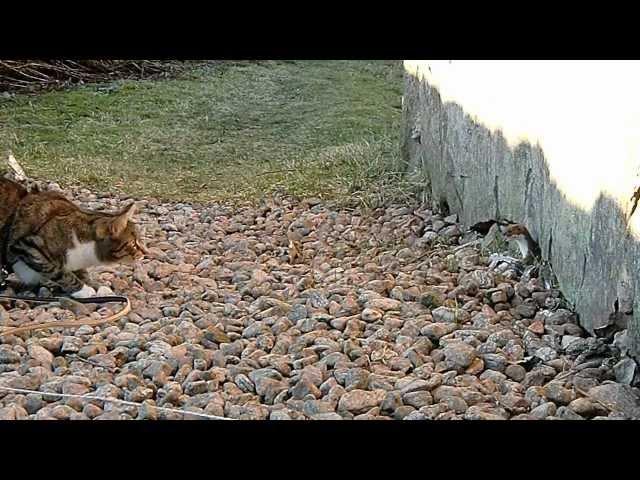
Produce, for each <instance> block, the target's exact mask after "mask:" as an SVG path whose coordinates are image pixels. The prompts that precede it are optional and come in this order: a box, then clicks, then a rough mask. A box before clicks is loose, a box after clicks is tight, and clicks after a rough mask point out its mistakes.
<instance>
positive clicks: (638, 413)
mask: <svg viewBox="0 0 640 480" xmlns="http://www.w3.org/2000/svg"><path fill="white" fill-rule="evenodd" d="M589 397H590V398H592V399H594V400H596V401H599V402H602V403H604V404H605V405H606V406H607V407H609V408H611V409H612V410H614V411H617V412H620V413H623V414H624V415H626V416H628V417H629V418H634V419H636V418H640V402H639V400H638V396H637V395H636V394H635V393H634V391H633V389H632V388H631V387H630V386H628V385H621V384H618V383H611V382H607V383H603V384H602V385H599V386H597V387H593V388H592V389H591V390H589Z"/></svg>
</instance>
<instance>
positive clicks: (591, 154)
mask: <svg viewBox="0 0 640 480" xmlns="http://www.w3.org/2000/svg"><path fill="white" fill-rule="evenodd" d="M405 70H406V76H405V96H404V103H403V115H404V132H403V150H404V154H405V156H406V159H407V161H408V163H409V169H410V170H412V171H421V173H422V174H423V175H424V174H426V175H427V176H428V179H429V184H428V185H426V186H425V187H426V189H427V190H428V192H429V193H430V196H431V198H432V199H433V200H434V201H435V202H446V203H447V204H448V206H449V207H450V209H451V211H452V212H453V211H455V212H457V213H459V214H460V218H461V220H462V222H463V223H464V224H466V225H471V224H473V223H475V222H478V221H481V220H487V219H489V218H496V217H500V216H502V217H506V218H509V219H512V220H514V221H518V222H522V223H524V224H525V225H526V226H527V227H528V228H529V231H530V232H531V233H532V235H533V236H534V238H536V239H537V240H538V242H539V244H540V246H541V249H542V251H543V255H544V256H545V258H547V259H549V260H550V261H551V263H552V265H553V267H554V271H555V273H556V275H557V277H558V280H559V281H560V284H561V288H562V291H563V293H564V294H565V295H566V296H567V298H568V299H569V300H570V301H572V302H573V303H574V304H575V307H576V310H577V312H578V313H579V314H580V319H581V322H582V324H583V326H585V327H586V328H587V329H588V330H592V329H593V328H596V327H599V326H602V325H605V324H607V323H608V322H609V321H610V318H611V314H612V313H614V311H615V310H616V308H617V309H618V312H619V313H618V315H621V312H623V311H624V312H627V313H628V315H626V316H625V318H626V319H628V320H630V327H629V331H630V334H631V337H632V338H633V339H634V342H635V343H634V345H633V348H634V349H635V351H636V352H640V321H639V319H638V318H637V317H638V314H640V306H639V305H638V304H637V302H638V298H640V296H639V295H638V294H639V293H640V291H639V289H640V282H639V281H638V280H639V279H640V277H639V274H640V269H639V268H640V265H639V258H640V246H639V243H638V242H639V240H640V218H639V217H640V208H639V211H638V212H635V213H634V214H633V215H630V214H631V211H632V210H633V206H634V200H633V198H632V197H633V196H634V193H635V192H636V189H638V187H640V177H639V176H638V174H639V173H640V88H638V85H640V62H635V61H629V62H612V61H607V62H599V61H587V62H578V61H566V62H565V61H523V62H521V61H518V62H514V61H422V60H407V61H405ZM634 304H635V309H634ZM632 310H635V312H638V313H636V316H635V318H634V317H633V313H632Z"/></svg>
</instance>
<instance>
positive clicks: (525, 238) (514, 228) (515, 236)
mask: <svg viewBox="0 0 640 480" xmlns="http://www.w3.org/2000/svg"><path fill="white" fill-rule="evenodd" d="M502 234H503V235H504V238H505V239H506V240H507V241H514V242H516V244H517V245H518V248H519V249H520V253H521V254H522V258H523V259H524V262H525V263H532V261H533V260H534V259H540V247H539V246H538V244H537V243H536V242H535V240H534V239H533V238H531V234H530V233H529V230H527V227H525V226H524V225H522V224H521V223H515V224H513V225H509V226H508V227H504V228H503V230H502Z"/></svg>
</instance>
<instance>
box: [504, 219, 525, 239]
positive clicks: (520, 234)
mask: <svg viewBox="0 0 640 480" xmlns="http://www.w3.org/2000/svg"><path fill="white" fill-rule="evenodd" d="M502 234H503V235H504V238H506V239H507V240H526V239H527V238H528V237H529V231H528V230H527V227H525V226H524V225H522V224H520V223H514V224H513V225H509V226H508V227H505V228H504V229H503V230H502Z"/></svg>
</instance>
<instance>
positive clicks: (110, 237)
mask: <svg viewBox="0 0 640 480" xmlns="http://www.w3.org/2000/svg"><path fill="white" fill-rule="evenodd" d="M135 212H136V205H135V203H132V204H131V205H129V206H127V207H125V208H124V209H123V210H122V211H121V212H119V213H117V214H115V215H109V216H105V217H103V218H100V219H98V220H97V222H96V237H97V243H98V251H99V255H100V257H101V260H102V261H104V262H106V263H133V262H135V261H137V260H141V259H142V258H143V257H144V256H145V255H146V254H148V253H149V251H148V250H147V247H146V246H145V245H144V243H143V242H142V238H141V236H140V233H139V232H138V228H137V227H136V225H135V224H134V223H133V222H132V221H131V219H132V217H133V215H134V214H135Z"/></svg>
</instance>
